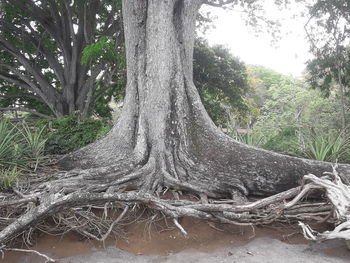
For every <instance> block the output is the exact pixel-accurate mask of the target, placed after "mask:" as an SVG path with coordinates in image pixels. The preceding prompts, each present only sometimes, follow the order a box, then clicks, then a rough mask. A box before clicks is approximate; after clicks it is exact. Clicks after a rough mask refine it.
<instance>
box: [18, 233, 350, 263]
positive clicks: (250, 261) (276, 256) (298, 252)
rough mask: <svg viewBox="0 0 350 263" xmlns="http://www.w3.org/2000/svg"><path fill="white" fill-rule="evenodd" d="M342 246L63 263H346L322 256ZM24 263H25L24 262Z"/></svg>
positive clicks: (272, 246)
mask: <svg viewBox="0 0 350 263" xmlns="http://www.w3.org/2000/svg"><path fill="white" fill-rule="evenodd" d="M337 245H338V246H339V245H340V244H339V242H336V243H334V242H333V243H332V242H328V244H326V245H324V244H323V245H315V244H313V245H291V244H286V243H283V242H281V241H279V240H276V239H271V238H257V239H255V240H253V241H252V242H249V243H248V244H246V245H244V246H241V247H233V246H231V247H227V248H222V249H219V250H217V251H214V252H211V253H203V252H198V251H183V252H180V253H175V254H170V255H168V256H145V255H135V254H131V253H128V252H126V251H123V250H120V249H116V248H108V249H106V250H104V251H99V252H96V253H93V254H88V255H82V256H76V257H71V258H67V259H64V260H60V261H59V262H60V263H122V262H123V263H125V262H135V263H151V262H154V263H158V262H159V263H160V262H166V263H175V262H177V263H179V262H186V263H197V262H198V263H214V262H215V263H216V262H217V263H219V262H220V263H234V262H237V263H255V262H256V263H261V262H264V263H265V262H266V263H281V262H284V263H289V262H290V263H292V262H293V263H295V262H300V263H301V262H305V263H306V262H317V263H329V262H332V263H341V262H342V263H345V262H349V261H350V257H349V255H338V256H337V257H336V256H330V255H326V254H324V253H323V252H322V250H323V249H324V248H325V247H329V246H337ZM23 263H24V262H23Z"/></svg>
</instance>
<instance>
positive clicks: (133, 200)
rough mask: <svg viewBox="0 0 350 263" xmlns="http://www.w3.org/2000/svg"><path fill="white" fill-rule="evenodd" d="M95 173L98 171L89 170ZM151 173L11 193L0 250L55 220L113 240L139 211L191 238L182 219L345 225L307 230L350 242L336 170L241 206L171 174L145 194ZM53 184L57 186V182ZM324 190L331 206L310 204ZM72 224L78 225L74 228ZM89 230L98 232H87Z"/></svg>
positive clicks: (349, 195) (345, 191) (347, 198)
mask: <svg viewBox="0 0 350 263" xmlns="http://www.w3.org/2000/svg"><path fill="white" fill-rule="evenodd" d="M105 169H106V168H105ZM108 169H109V168H108ZM108 169H106V170H108ZM90 172H91V173H93V172H94V171H92V170H90ZM152 172H153V173H154V169H152V166H148V165H145V166H143V167H142V168H141V169H130V171H129V174H128V175H126V176H122V177H120V176H119V173H118V171H114V173H113V174H109V173H108V174H109V175H108V174H107V175H105V176H104V177H99V176H98V177H97V178H96V177H95V176H91V174H90V173H86V171H85V172H77V171H75V172H71V173H58V174H56V175H55V176H51V177H50V178H49V179H48V180H47V179H46V180H44V179H42V180H40V179H37V180H36V182H35V183H32V184H22V185H20V186H21V187H22V188H21V189H20V190H19V189H14V191H13V192H11V193H3V194H2V199H3V200H2V201H0V208H1V212H0V229H1V232H0V244H1V247H2V248H3V250H4V249H5V248H6V245H7V244H9V242H10V241H11V240H13V239H15V238H16V237H18V236H19V235H21V234H22V233H24V232H26V231H27V230H28V229H31V228H38V229H39V230H40V229H41V227H40V223H41V222H43V221H44V220H45V219H46V218H48V217H51V218H53V219H54V221H55V222H56V223H57V224H59V225H60V227H61V231H62V232H65V231H69V230H74V231H76V232H78V233H80V234H82V235H84V236H85V237H88V238H92V239H95V240H98V241H104V240H105V239H106V237H107V236H108V235H109V234H111V233H115V232H114V229H115V227H117V225H118V223H119V222H120V221H121V220H122V219H123V217H124V216H125V215H126V214H127V213H128V210H129V208H130V207H131V206H135V205H142V206H145V207H148V208H149V209H152V210H156V211H160V212H161V213H163V214H164V215H166V216H167V217H169V218H172V219H173V222H174V226H175V227H177V228H178V229H179V230H180V231H181V232H182V233H183V234H186V233H187V232H186V229H184V228H183V227H182V226H181V224H180V223H179V221H178V218H181V217H185V216H190V217H195V218H200V219H206V220H211V221H214V222H220V223H229V224H237V225H252V224H255V225H256V224H269V223H271V222H273V221H281V222H290V221H297V220H299V221H300V220H302V221H309V220H315V221H322V220H324V219H328V220H330V221H332V220H333V221H334V220H336V221H338V222H339V221H340V222H341V224H340V225H338V226H337V227H336V229H335V230H334V231H333V232H326V233H323V234H319V235H315V234H314V232H313V231H312V230H311V229H310V227H308V226H306V225H303V224H302V227H303V231H304V233H305V236H306V237H307V238H309V239H313V240H319V239H329V238H343V239H347V240H349V239H350V236H349V231H350V230H349V228H350V221H349V218H350V217H349V209H348V208H349V207H350V206H349V202H350V190H349V187H348V186H347V185H344V184H342V182H341V180H340V178H339V176H338V174H337V173H336V170H335V169H334V171H333V175H334V181H331V180H330V179H325V178H318V177H316V176H314V175H306V176H305V177H304V182H305V184H303V185H302V186H300V187H296V188H292V189H290V190H287V191H284V192H282V193H279V194H276V195H273V196H270V197H267V198H264V199H258V200H256V201H251V202H248V201H247V202H245V203H237V200H233V199H213V198H210V197H208V196H207V195H205V194H204V193H201V192H200V191H196V190H197V189H196V188H195V187H192V186H191V185H190V184H184V183H181V182H179V181H177V179H176V178H173V177H171V176H170V174H166V176H164V178H163V179H162V180H163V182H164V181H166V182H167V183H166V186H164V185H162V184H160V183H159V184H158V187H157V188H156V190H157V191H155V192H153V191H146V190H144V189H143V185H142V184H141V183H140V182H142V181H143V180H140V181H138V180H137V179H139V178H140V177H142V176H144V174H147V175H148V176H149V175H150V174H151V173H152ZM52 178H55V179H57V180H53V181H52ZM118 178H119V179H118ZM158 179H159V178H158ZM309 181H311V182H309ZM157 182H159V180H158V181H157ZM306 182H308V183H306ZM171 183H174V185H175V187H174V188H175V189H180V190H181V189H182V190H185V191H188V193H191V195H196V196H197V198H196V200H193V198H192V199H191V198H187V196H188V195H186V194H183V195H182V196H181V197H180V198H177V199H169V198H168V196H169V195H167V194H166V191H167V190H168V189H169V187H170V188H171ZM152 185H153V184H152ZM25 186H26V188H25ZM151 188H152V189H155V188H154V187H151ZM140 189H141V190H140ZM323 189H326V196H327V198H328V199H329V201H330V203H331V204H330V203H329V201H328V200H322V199H320V198H318V201H317V202H316V201H315V199H314V198H313V199H312V200H311V201H307V200H305V196H306V195H307V194H309V193H310V192H315V191H316V193H318V194H319V193H320V191H321V192H322V190H323ZM199 190H200V189H199ZM314 195H315V194H314ZM175 196H177V197H179V196H178V195H175ZM315 196H316V197H317V195H315ZM113 204H114V208H117V210H118V209H119V210H118V211H120V213H118V215H116V216H113V217H112V218H109V219H108V220H104V221H103V220H102V221H103V222H102V221H101V222H99V223H96V222H98V221H99V219H100V218H104V219H107V216H106V214H107V211H108V206H110V205H113ZM93 206H94V207H97V208H100V209H103V211H104V213H103V215H104V216H102V217H97V216H94V215H95V214H94V213H92V211H91V210H92V209H91V207H93ZM333 207H335V210H334V211H335V213H334V217H333V215H332V216H331V217H329V215H330V214H331V213H332V211H333V210H332V208H333ZM62 211H64V212H62ZM64 213H66V215H67V213H69V216H65V215H64ZM93 220H95V221H94V223H93V224H90V223H91V222H92V221H93ZM73 221H74V222H76V223H75V226H74V222H73ZM79 222H80V224H79ZM342 222H343V223H342ZM89 224H90V225H93V227H88V226H89ZM79 225H80V226H79ZM62 226H63V227H62ZM94 228H95V229H94ZM96 228H97V230H96Z"/></svg>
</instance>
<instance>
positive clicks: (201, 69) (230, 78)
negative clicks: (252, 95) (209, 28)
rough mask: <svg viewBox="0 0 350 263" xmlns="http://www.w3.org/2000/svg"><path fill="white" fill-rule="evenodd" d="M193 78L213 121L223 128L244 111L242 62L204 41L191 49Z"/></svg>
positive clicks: (244, 80)
mask: <svg viewBox="0 0 350 263" xmlns="http://www.w3.org/2000/svg"><path fill="white" fill-rule="evenodd" d="M193 57H194V63H193V78H194V82H195V85H196V87H197V89H198V91H199V94H200V96H201V99H202V102H203V104H204V106H205V108H206V110H207V111H208V113H209V115H210V117H211V118H212V120H213V121H214V122H215V123H216V124H217V125H220V126H225V125H226V124H227V121H228V119H229V116H230V114H232V113H238V114H244V113H245V112H246V111H247V110H248V107H247V104H246V102H245V98H244V96H245V94H246V93H247V91H248V82H247V73H246V68H245V65H244V63H243V62H241V61H240V60H239V59H238V58H236V57H234V56H233V55H232V54H231V53H230V51H229V50H228V49H227V48H225V47H223V46H220V45H217V46H213V47H210V46H209V45H208V43H207V42H206V41H205V40H203V39H197V41H196V42H195V46H194V54H193Z"/></svg>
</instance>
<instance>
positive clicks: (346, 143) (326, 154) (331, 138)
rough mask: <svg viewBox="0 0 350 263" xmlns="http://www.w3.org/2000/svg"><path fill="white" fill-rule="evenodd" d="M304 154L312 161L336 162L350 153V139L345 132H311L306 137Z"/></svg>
mask: <svg viewBox="0 0 350 263" xmlns="http://www.w3.org/2000/svg"><path fill="white" fill-rule="evenodd" d="M304 143H305V146H304V149H303V151H304V153H305V155H306V156H307V157H308V158H310V159H315V160H319V161H328V162H336V161H338V160H342V159H343V158H344V156H345V155H346V154H348V152H349V147H350V137H349V136H348V135H347V134H345V132H343V131H341V132H336V133H329V134H322V133H320V132H316V131H315V130H311V131H310V132H309V134H307V135H306V136H305V135H304Z"/></svg>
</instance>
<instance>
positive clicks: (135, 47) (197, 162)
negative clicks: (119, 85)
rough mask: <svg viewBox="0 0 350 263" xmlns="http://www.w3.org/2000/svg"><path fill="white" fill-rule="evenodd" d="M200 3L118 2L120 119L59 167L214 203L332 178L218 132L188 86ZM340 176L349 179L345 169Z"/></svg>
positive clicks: (315, 165)
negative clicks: (199, 195)
mask: <svg viewBox="0 0 350 263" xmlns="http://www.w3.org/2000/svg"><path fill="white" fill-rule="evenodd" d="M202 3H203V2H202V1H200V0H196V1H189V0H169V1H156V0H149V1H123V17H124V26H125V40H126V52H127V72H128V75H127V78H128V83H127V89H126V98H125V103H124V105H125V106H124V109H123V112H122V115H121V118H120V120H119V122H118V123H117V124H116V125H115V127H114V128H113V129H112V131H111V132H110V133H109V134H108V135H107V136H106V137H105V138H103V139H101V140H100V141H98V142H96V143H94V144H92V145H90V146H87V147H85V148H83V149H81V150H79V151H78V152H75V153H73V154H71V155H68V156H67V157H65V158H64V159H63V160H62V161H61V165H62V166H63V167H66V168H68V169H69V168H77V167H80V168H84V169H88V168H94V169H95V170H94V171H95V173H96V174H98V172H97V171H99V168H98V167H104V168H103V172H102V173H105V174H109V173H113V171H114V170H115V169H117V170H118V171H122V170H123V169H124V170H125V171H126V172H127V173H130V171H131V170H132V171H133V173H132V174H133V176H132V177H130V178H132V179H130V178H129V179H130V180H134V181H137V183H136V184H138V185H140V186H142V187H143V188H145V189H147V190H155V189H156V188H157V187H158V186H163V187H172V188H179V189H187V190H195V191H197V192H203V193H206V194H208V195H211V196H223V195H224V196H228V195H231V194H232V192H236V191H239V192H240V193H242V194H244V195H248V194H254V195H269V194H274V193H277V192H281V191H284V190H286V189H289V188H291V187H295V186H296V185H297V184H298V183H299V181H300V179H301V178H302V176H303V175H305V174H308V173H310V172H312V173H315V174H318V175H321V174H322V173H323V172H325V171H328V172H331V171H332V167H331V164H330V163H324V162H318V161H312V160H305V159H298V158H293V157H289V156H283V155H280V154H276V153H272V152H268V151H265V150H261V149H257V148H253V147H249V146H247V145H243V144H241V143H238V142H236V141H234V140H233V139H231V138H230V137H228V136H226V135H225V134H223V133H222V132H221V131H220V130H219V129H217V128H216V127H215V125H214V124H213V122H212V121H211V120H210V118H209V117H208V115H207V113H206V111H205V109H204V108H203V105H202V103H201V101H200V98H199V95H198V92H197V90H196V88H195V86H194V84H193V79H192V53H193V44H194V31H195V18H196V14H197V11H198V9H199V7H200V5H201V4H202ZM338 169H339V171H340V173H341V174H342V175H343V177H344V178H345V179H346V180H347V179H348V178H349V166H348V165H339V168H338ZM136 170H137V171H138V172H136V175H137V176H136V175H135V171H136ZM123 176H124V174H123V173H122V172H121V173H120V175H119V177H120V178H122V177H123ZM129 179H127V180H129Z"/></svg>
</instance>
